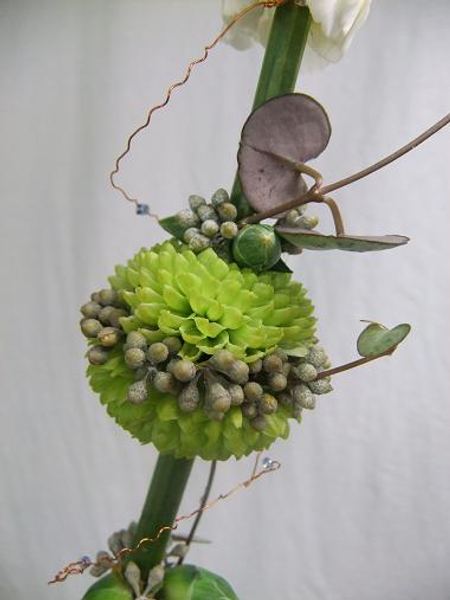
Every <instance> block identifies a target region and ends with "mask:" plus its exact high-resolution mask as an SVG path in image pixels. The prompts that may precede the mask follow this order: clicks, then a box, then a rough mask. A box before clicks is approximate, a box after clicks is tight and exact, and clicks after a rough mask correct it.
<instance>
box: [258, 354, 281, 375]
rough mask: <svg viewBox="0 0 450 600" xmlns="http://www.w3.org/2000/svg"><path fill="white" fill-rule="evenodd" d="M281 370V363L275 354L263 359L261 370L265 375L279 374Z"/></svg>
mask: <svg viewBox="0 0 450 600" xmlns="http://www.w3.org/2000/svg"><path fill="white" fill-rule="evenodd" d="M282 368H283V361H282V360H281V358H280V357H279V356H277V355H276V354H269V355H268V356H266V357H264V360H263V369H264V371H266V372H267V373H279V372H281V370H282Z"/></svg>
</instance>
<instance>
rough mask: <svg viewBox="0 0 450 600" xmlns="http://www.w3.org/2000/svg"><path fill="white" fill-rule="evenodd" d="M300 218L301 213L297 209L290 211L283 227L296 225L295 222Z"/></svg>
mask: <svg viewBox="0 0 450 600" xmlns="http://www.w3.org/2000/svg"><path fill="white" fill-rule="evenodd" d="M299 216H300V215H299V212H298V210H296V209H295V208H293V209H292V210H288V212H287V213H286V215H285V216H284V217H283V219H282V222H283V225H291V226H292V225H295V222H296V221H297V219H298V218H299Z"/></svg>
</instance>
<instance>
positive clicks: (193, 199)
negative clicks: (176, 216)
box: [189, 194, 206, 212]
mask: <svg viewBox="0 0 450 600" xmlns="http://www.w3.org/2000/svg"><path fill="white" fill-rule="evenodd" d="M204 204H206V200H205V199H204V198H202V196H198V195H197V194H192V195H191V196H189V206H190V208H191V210H193V211H195V212H197V210H198V208H199V207H200V206H203V205H204Z"/></svg>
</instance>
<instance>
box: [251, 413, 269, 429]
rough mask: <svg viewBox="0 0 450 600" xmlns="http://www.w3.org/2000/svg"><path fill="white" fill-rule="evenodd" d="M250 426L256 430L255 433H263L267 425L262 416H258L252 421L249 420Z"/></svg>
mask: <svg viewBox="0 0 450 600" xmlns="http://www.w3.org/2000/svg"><path fill="white" fill-rule="evenodd" d="M250 425H251V426H252V427H253V429H256V431H263V429H264V428H265V426H266V425H267V419H266V417H265V416H264V415H258V416H257V417H255V418H254V419H251V421H250Z"/></svg>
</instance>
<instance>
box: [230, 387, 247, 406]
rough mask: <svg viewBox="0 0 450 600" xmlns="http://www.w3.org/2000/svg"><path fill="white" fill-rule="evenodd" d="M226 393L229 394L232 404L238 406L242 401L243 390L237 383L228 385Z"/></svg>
mask: <svg viewBox="0 0 450 600" xmlns="http://www.w3.org/2000/svg"><path fill="white" fill-rule="evenodd" d="M228 393H229V394H230V398H231V404H232V405H233V406H240V405H241V404H242V403H243V402H244V390H243V389H242V386H240V385H238V384H237V383H232V384H231V385H229V386H228Z"/></svg>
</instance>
